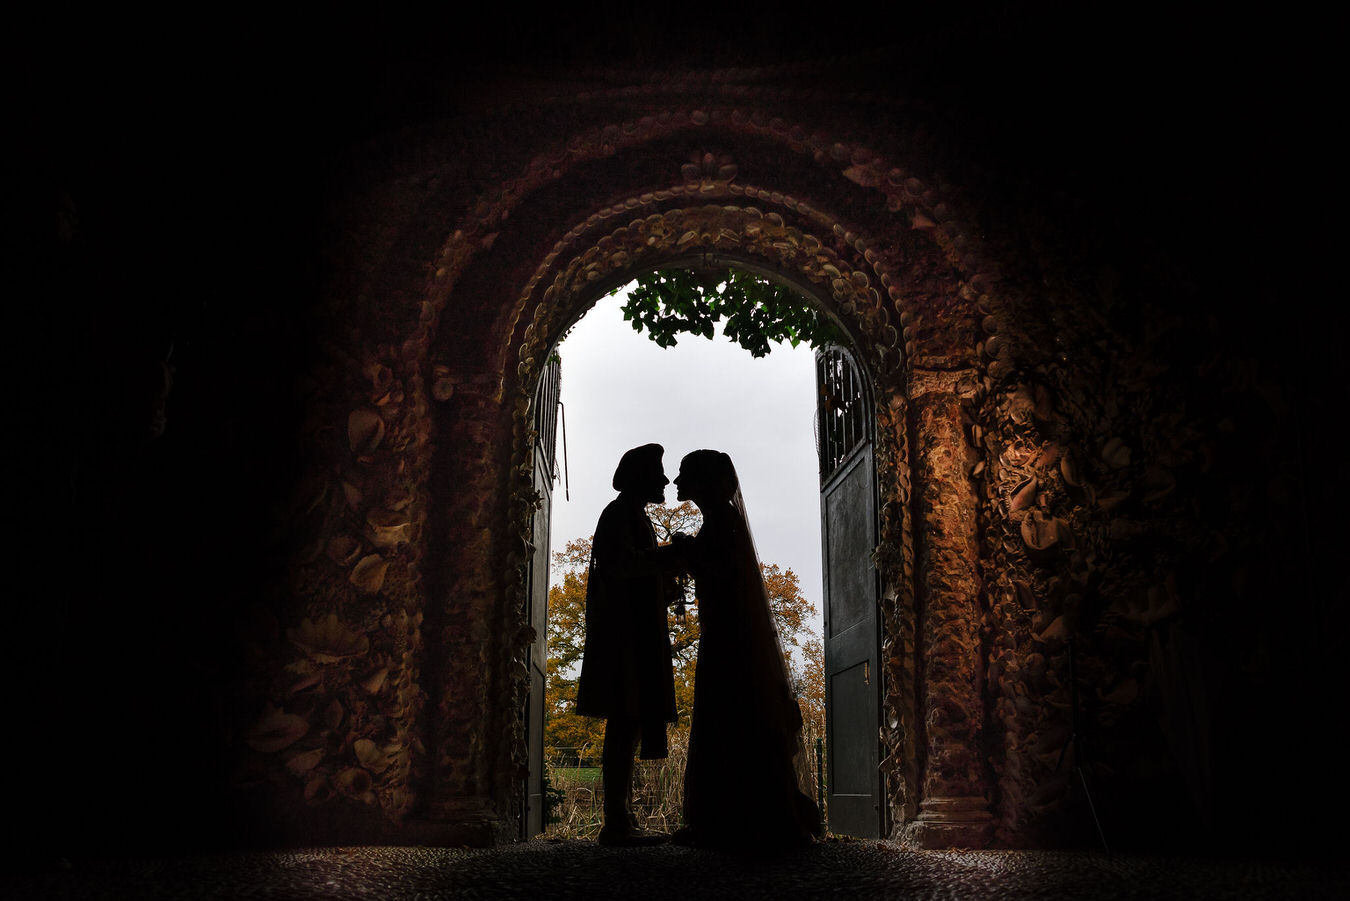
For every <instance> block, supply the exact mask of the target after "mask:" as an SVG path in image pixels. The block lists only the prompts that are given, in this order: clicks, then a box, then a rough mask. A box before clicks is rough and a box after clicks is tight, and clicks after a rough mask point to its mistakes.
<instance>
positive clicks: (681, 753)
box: [544, 730, 688, 839]
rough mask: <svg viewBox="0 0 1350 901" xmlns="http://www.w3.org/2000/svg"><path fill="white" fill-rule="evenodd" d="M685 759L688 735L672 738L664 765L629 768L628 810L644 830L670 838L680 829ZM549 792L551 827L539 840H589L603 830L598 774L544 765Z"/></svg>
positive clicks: (643, 762)
mask: <svg viewBox="0 0 1350 901" xmlns="http://www.w3.org/2000/svg"><path fill="white" fill-rule="evenodd" d="M687 759H688V734H687V733H685V732H684V731H682V730H681V731H678V732H673V733H672V734H671V736H670V756H669V757H666V758H665V759H664V760H639V761H637V762H636V765H635V766H634V768H633V803H632V806H631V809H632V811H633V814H634V815H635V816H636V817H637V820H638V824H639V825H640V826H642V827H643V828H645V829H656V830H660V831H662V832H673V831H675V830H676V829H678V828H679V827H680V825H681V822H682V821H681V819H680V810H681V808H682V807H683V805H684V764H685V761H686V760H687ZM547 769H548V784H549V786H550V787H551V789H552V791H551V792H550V794H551V795H552V798H551V804H552V807H551V809H550V811H549V819H550V820H551V822H550V823H549V824H548V826H547V828H546V829H545V830H544V837H545V838H575V839H593V838H595V837H596V835H598V834H599V832H600V827H601V826H603V825H604V819H605V818H604V790H603V788H602V787H601V782H600V779H599V778H598V777H599V771H598V770H597V769H595V768H590V767H587V768H580V769H578V768H575V767H561V766H554V765H553V764H552V763H549V764H547Z"/></svg>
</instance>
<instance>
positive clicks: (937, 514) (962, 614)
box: [903, 373, 993, 848]
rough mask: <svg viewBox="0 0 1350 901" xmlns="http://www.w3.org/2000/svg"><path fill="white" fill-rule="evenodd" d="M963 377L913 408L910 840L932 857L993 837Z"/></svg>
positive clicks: (948, 379) (949, 378)
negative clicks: (915, 767)
mask: <svg viewBox="0 0 1350 901" xmlns="http://www.w3.org/2000/svg"><path fill="white" fill-rule="evenodd" d="M958 375H960V373H942V374H940V375H937V374H934V375H933V376H930V377H929V378H928V379H926V380H925V383H924V384H915V385H914V386H913V387H915V388H919V389H920V391H919V392H915V393H914V394H911V407H910V409H911V416H912V417H913V418H912V420H911V421H912V422H913V428H914V433H913V434H914V437H913V444H912V446H911V453H912V460H913V465H914V492H915V496H916V500H917V505H916V506H917V509H916V513H915V519H916V522H915V530H916V532H917V539H918V568H917V579H916V581H917V589H918V599H919V615H920V621H919V666H920V669H921V672H922V676H921V678H920V687H919V699H918V700H919V711H920V718H921V722H922V729H923V734H922V738H921V746H922V748H923V770H922V775H921V778H920V797H921V800H920V802H919V815H918V817H916V818H915V820H914V821H913V822H911V823H910V824H908V825H907V826H906V828H905V830H904V834H903V837H904V840H905V841H906V842H907V843H909V844H912V845H915V846H918V847H922V848H950V847H957V848H981V847H985V846H987V845H988V844H989V842H990V840H991V837H992V833H993V817H992V816H991V814H990V812H989V799H988V796H987V783H986V780H985V766H984V756H983V754H982V753H981V751H980V731H981V728H982V726H983V722H984V690H983V683H984V668H983V657H982V652H981V647H980V623H981V612H980V604H979V593H980V575H979V567H978V559H979V549H978V546H977V540H976V526H975V491H974V487H973V485H972V483H971V479H970V476H969V474H968V464H967V454H966V445H967V442H966V438H965V429H964V426H963V423H962V416H961V398H960V396H959V395H958V394H957V392H956V376H958Z"/></svg>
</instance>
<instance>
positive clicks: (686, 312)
mask: <svg viewBox="0 0 1350 901" xmlns="http://www.w3.org/2000/svg"><path fill="white" fill-rule="evenodd" d="M618 292H619V289H615V290H614V291H613V292H612V293H614V294H617V293H618ZM622 309H623V317H624V319H626V320H628V321H630V322H632V323H633V329H634V330H635V331H639V332H640V331H643V330H644V329H645V330H646V332H647V337H649V338H650V339H651V340H653V341H655V342H656V343H657V344H658V345H660V346H661V347H673V346H674V345H675V343H676V336H677V335H679V334H680V333H681V332H685V333H688V334H691V335H702V336H703V337H705V338H712V337H713V335H714V333H715V331H716V329H715V326H716V324H717V323H718V322H720V321H722V320H725V321H726V324H725V326H724V327H723V330H724V332H725V333H726V336H727V337H728V338H730V339H731V340H732V341H735V342H736V343H737V344H739V345H740V346H741V347H744V348H745V349H746V350H748V351H750V355H751V356H754V357H762V356H764V355H765V354H767V353H768V352H769V343H770V342H782V341H787V342H788V343H790V344H791V345H792V346H793V347H796V346H797V345H798V344H800V343H801V342H802V341H806V342H807V343H808V344H809V345H810V346H811V347H814V348H820V347H823V346H825V345H827V344H834V343H840V342H842V341H844V340H845V339H844V333H843V332H842V331H841V330H840V328H839V327H838V326H837V325H835V323H834V322H833V321H832V320H831V319H830V318H829V317H827V316H825V315H824V314H823V313H821V311H820V310H818V309H816V308H815V307H813V306H812V305H811V304H809V303H807V302H806V300H804V299H803V298H802V297H801V296H800V295H799V294H797V293H796V292H794V291H792V290H791V289H790V288H787V287H784V286H783V285H779V284H776V283H774V282H771V281H769V280H768V279H765V278H762V277H760V276H757V275H751V274H750V273H748V272H742V271H741V270H739V269H723V270H711V271H700V272H697V273H696V272H694V271H692V270H689V269H658V270H656V271H654V272H648V273H645V274H644V275H641V276H638V278H637V284H636V286H635V287H634V288H632V289H631V290H630V291H629V292H628V299H627V301H626V302H625V303H624V305H623V308H622Z"/></svg>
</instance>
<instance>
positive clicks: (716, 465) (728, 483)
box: [680, 450, 740, 501]
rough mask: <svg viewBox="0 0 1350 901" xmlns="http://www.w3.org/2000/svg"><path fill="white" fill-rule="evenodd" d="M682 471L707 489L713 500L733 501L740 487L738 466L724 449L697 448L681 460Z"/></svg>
mask: <svg viewBox="0 0 1350 901" xmlns="http://www.w3.org/2000/svg"><path fill="white" fill-rule="evenodd" d="M680 473H681V474H682V475H683V476H685V478H686V479H688V480H692V481H694V482H695V483H696V484H697V485H698V486H700V487H701V488H702V489H706V490H707V492H708V495H709V496H710V498H711V499H713V500H718V501H731V500H732V498H733V497H735V495H736V491H737V490H738V489H739V488H740V481H739V480H738V479H737V478H736V467H735V466H733V465H732V463H731V458H730V457H728V456H727V455H726V454H725V453H723V452H722V451H716V450H696V451H692V452H691V453H688V454H686V455H685V457H684V459H683V460H681V461H680Z"/></svg>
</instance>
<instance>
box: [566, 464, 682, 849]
mask: <svg viewBox="0 0 1350 901" xmlns="http://www.w3.org/2000/svg"><path fill="white" fill-rule="evenodd" d="M663 453H664V449H663V448H662V447H661V445H659V444H644V445H643V446H642V447H635V448H633V449H632V450H630V451H628V452H627V453H625V454H624V455H623V458H622V459H620V460H619V466H618V468H617V469H616V470H615V471H614V482H613V484H614V489H615V490H616V491H618V492H619V496H618V497H616V498H615V499H614V500H612V501H610V503H609V505H608V506H606V507H605V509H604V512H602V513H601V514H600V521H599V523H598V524H597V525H596V527H595V538H594V539H593V540H592V542H591V561H590V575H589V577H588V579H587V588H586V646H585V652H584V656H583V658H582V662H581V676H580V678H579V680H578V686H577V713H580V714H581V715H582V716H590V717H599V718H603V719H604V720H605V745H604V750H603V751H602V752H601V757H600V765H601V784H602V786H603V789H604V814H605V825H604V827H603V828H602V829H601V830H600V843H601V844H605V845H637V844H651V843H655V842H658V841H662V840H663V839H664V838H665V836H664V835H663V834H661V833H653V832H647V831H646V830H643V829H640V828H639V827H638V825H637V822H636V819H635V818H634V817H633V814H632V812H631V810H630V808H629V805H630V803H631V801H632V796H633V754H634V752H635V751H636V750H637V747H638V743H639V741H640V742H641V746H642V753H641V756H642V759H643V760H655V759H660V758H663V757H665V756H666V755H667V747H666V724H667V723H673V722H675V720H676V719H677V714H676V710H675V679H674V674H673V671H672V668H671V657H670V630H669V626H668V621H667V618H666V607H667V605H668V604H669V603H670V602H671V601H673V600H674V597H673V596H672V591H673V590H674V588H673V585H674V582H673V579H671V575H672V574H673V572H674V571H675V569H676V568H677V567H678V564H677V562H676V560H675V558H674V556H673V549H671V548H658V547H657V542H656V532H655V530H654V529H653V528H652V523H651V520H650V519H648V518H647V513H646V509H645V508H646V505H647V504H656V503H661V502H662V501H664V500H665V498H666V485H667V484H669V482H670V480H669V479H667V478H666V475H665V472H664V471H663V470H662V467H661V456H662V454H663Z"/></svg>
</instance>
